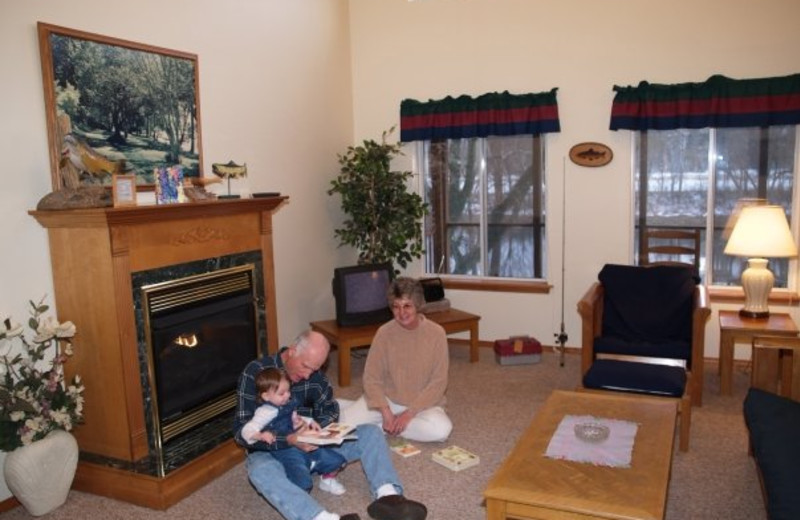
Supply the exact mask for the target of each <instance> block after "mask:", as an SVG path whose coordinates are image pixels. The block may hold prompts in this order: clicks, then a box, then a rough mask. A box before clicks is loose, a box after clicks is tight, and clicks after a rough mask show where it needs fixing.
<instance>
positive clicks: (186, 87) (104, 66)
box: [40, 24, 202, 184]
mask: <svg viewBox="0 0 800 520" xmlns="http://www.w3.org/2000/svg"><path fill="white" fill-rule="evenodd" d="M43 30H44V31H46V35H45V38H44V39H43V38H42V31H43ZM40 41H43V42H45V43H46V45H45V47H46V48H43V49H42V52H43V72H44V73H45V76H46V77H45V81H46V84H45V96H46V98H47V96H48V93H51V94H52V100H51V101H50V103H48V105H52V108H53V110H54V112H55V113H54V118H61V119H63V118H65V116H66V118H68V121H69V132H70V133H72V134H73V135H75V136H77V137H78V138H80V140H81V141H82V142H84V143H86V145H87V146H89V147H91V149H93V150H94V151H95V152H97V153H99V154H100V155H102V156H103V157H105V158H106V159H108V160H110V161H118V160H120V159H124V161H125V165H126V173H135V174H136V176H137V180H138V182H139V183H140V184H152V183H153V169H154V168H155V167H158V166H171V165H176V164H180V165H181V166H182V167H183V170H184V175H185V176H189V177H192V176H199V175H201V171H202V152H201V145H200V124H199V120H198V113H199V107H198V105H197V99H198V94H197V85H198V75H197V58H196V56H194V55H190V54H186V53H181V52H178V51H169V50H165V49H161V48H155V47H150V46H145V45H140V44H135V43H132V42H126V41H122V40H117V39H112V38H108V37H103V36H98V35H89V34H87V33H83V32H78V31H72V30H69V29H64V28H59V27H54V26H48V25H46V24H40ZM46 58H49V59H46ZM46 63H49V64H50V66H49V67H45V66H44V65H45V64H46ZM48 73H49V74H48ZM47 76H49V77H47ZM47 82H49V83H47ZM46 101H47V99H46ZM52 135H53V133H52V132H51V139H52ZM51 146H53V143H51ZM55 146H56V147H58V145H57V144H56V145H55ZM55 152H56V153H57V154H59V155H60V153H61V150H55ZM52 154H53V152H52V151H51V157H52ZM104 182H106V183H108V182H110V179H105V180H104Z"/></svg>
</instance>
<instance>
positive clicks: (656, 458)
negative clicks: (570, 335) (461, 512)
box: [483, 390, 677, 520]
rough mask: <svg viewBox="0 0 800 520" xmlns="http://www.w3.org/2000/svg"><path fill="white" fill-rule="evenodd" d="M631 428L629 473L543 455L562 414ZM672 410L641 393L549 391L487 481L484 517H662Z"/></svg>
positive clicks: (587, 519) (673, 407)
mask: <svg viewBox="0 0 800 520" xmlns="http://www.w3.org/2000/svg"><path fill="white" fill-rule="evenodd" d="M584 414H586V415H594V416H595V417H603V418H608V419H622V420H627V421H633V422H636V423H638V424H639V429H638V431H637V433H636V438H635V441H634V445H633V456H632V460H631V467H630V468H610V467H605V466H595V465H592V464H584V463H580V462H571V461H567V460H557V459H551V458H549V457H545V455H544V454H545V452H546V451H547V446H548V444H549V443H550V438H551V437H552V436H553V433H555V431H556V429H557V428H558V425H559V423H560V422H561V419H562V418H563V417H564V416H565V415H584ZM676 415H677V405H676V403H675V402H674V401H666V400H660V399H654V398H649V397H641V396H629V395H620V394H612V393H609V394H599V393H598V394H595V393H585V392H566V391H561V390H556V391H554V392H553V393H552V394H551V395H550V397H548V399H547V401H546V402H545V404H544V405H543V406H542V408H541V409H540V410H539V412H538V413H537V414H536V417H535V418H534V419H533V422H532V423H531V425H530V426H529V427H528V429H527V430H526V431H525V433H524V434H523V435H522V437H521V438H520V439H519V441H518V442H517V445H516V446H515V447H514V449H513V450H512V452H511V454H509V456H508V457H507V458H506V460H505V462H503V464H502V465H501V466H500V468H499V469H498V470H497V472H496V473H495V474H494V476H493V477H492V479H491V481H489V485H488V486H487V487H486V490H485V491H484V493H483V495H484V497H486V512H487V516H486V517H487V519H488V520H501V519H510V518H513V519H547V520H554V519H564V520H566V519H570V520H578V519H580V520H590V519H612V518H613V519H617V520H619V519H626V520H634V519H647V520H656V519H663V518H664V511H665V508H666V502H667V488H668V487H669V477H670V469H671V466H672V450H673V443H674V441H675V422H676Z"/></svg>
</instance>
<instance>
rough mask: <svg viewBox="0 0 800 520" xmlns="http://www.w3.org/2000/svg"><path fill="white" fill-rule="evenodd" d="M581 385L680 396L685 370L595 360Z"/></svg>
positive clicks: (684, 381) (609, 360)
mask: <svg viewBox="0 0 800 520" xmlns="http://www.w3.org/2000/svg"><path fill="white" fill-rule="evenodd" d="M583 386H584V387H586V388H596V389H603V390H615V391H619V392H633V393H638V394H652V395H660V396H665V397H681V396H682V395H683V391H684V389H685V388H686V371H685V370H684V369H683V368H680V367H673V366H667V365H653V364H650V363H636V362H633V361H619V360H616V359H597V360H595V362H594V363H592V366H591V367H590V368H589V370H588V371H587V372H586V375H584V376H583Z"/></svg>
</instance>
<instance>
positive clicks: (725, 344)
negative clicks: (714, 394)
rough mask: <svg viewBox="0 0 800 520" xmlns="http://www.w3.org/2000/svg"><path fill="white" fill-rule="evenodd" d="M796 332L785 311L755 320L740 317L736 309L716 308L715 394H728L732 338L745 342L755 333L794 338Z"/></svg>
mask: <svg viewBox="0 0 800 520" xmlns="http://www.w3.org/2000/svg"><path fill="white" fill-rule="evenodd" d="M798 332H800V331H798V330H797V325H795V323H794V321H793V320H792V317H791V316H789V315H788V314H786V313H781V312H773V313H770V315H769V318H767V319H756V318H745V317H742V316H740V315H739V311H719V376H720V380H719V393H720V394H722V395H731V386H732V377H733V347H734V344H735V343H736V340H740V341H748V342H749V341H751V340H752V339H753V336H758V335H767V336H789V337H794V336H797V334H798Z"/></svg>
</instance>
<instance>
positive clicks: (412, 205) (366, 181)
mask: <svg viewBox="0 0 800 520" xmlns="http://www.w3.org/2000/svg"><path fill="white" fill-rule="evenodd" d="M393 130H394V127H392V128H391V129H389V130H387V131H385V132H383V134H382V136H381V142H380V143H378V142H375V141H373V140H365V141H364V142H363V143H362V144H361V145H360V146H349V147H348V148H347V152H346V153H344V154H339V155H338V157H339V164H340V166H341V170H340V172H339V176H338V177H336V179H334V180H332V181H331V186H332V187H331V188H330V189H329V190H328V195H333V194H334V193H338V194H339V195H340V196H341V198H342V211H343V212H344V213H345V215H346V218H345V221H344V222H343V226H342V227H341V228H338V229H336V230H334V235H335V236H336V237H337V238H338V239H339V243H340V245H349V246H352V247H355V248H356V249H357V250H358V262H359V263H360V264H372V263H383V262H390V263H391V264H392V266H393V268H394V269H395V272H396V273H399V270H398V269H397V267H398V266H400V267H403V268H405V267H406V266H407V265H408V263H409V262H410V261H411V260H413V259H415V258H419V257H421V256H422V253H423V252H424V248H423V234H422V218H423V217H424V216H425V215H426V214H427V213H428V205H427V204H426V203H425V202H424V201H423V200H422V197H420V196H419V194H417V193H412V192H409V191H408V181H409V179H410V178H411V177H412V175H413V174H412V173H411V172H410V171H395V170H392V169H391V161H392V159H393V158H395V157H396V156H398V155H402V151H401V148H400V143H387V137H388V136H389V134H391V133H392V131H393Z"/></svg>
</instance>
